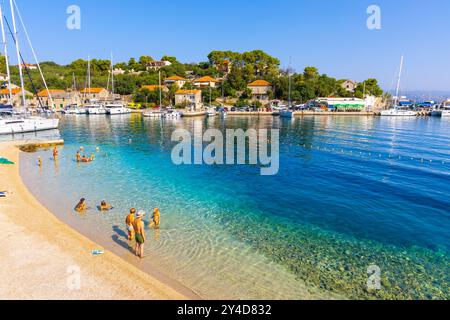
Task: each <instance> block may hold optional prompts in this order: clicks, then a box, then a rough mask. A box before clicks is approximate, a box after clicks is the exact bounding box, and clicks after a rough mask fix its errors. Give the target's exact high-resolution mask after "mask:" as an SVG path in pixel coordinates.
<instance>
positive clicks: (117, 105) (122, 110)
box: [105, 54, 131, 115]
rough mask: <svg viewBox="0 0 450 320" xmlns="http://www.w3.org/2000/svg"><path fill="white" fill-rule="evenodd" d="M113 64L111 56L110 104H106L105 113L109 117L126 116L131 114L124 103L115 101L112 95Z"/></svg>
mask: <svg viewBox="0 0 450 320" xmlns="http://www.w3.org/2000/svg"><path fill="white" fill-rule="evenodd" d="M113 71H114V64H113V56H112V54H111V95H112V102H109V103H107V104H106V106H105V108H106V113H107V114H109V115H117V114H128V113H131V109H129V108H126V107H125V106H124V103H123V102H121V101H116V100H115V95H114V72H113Z"/></svg>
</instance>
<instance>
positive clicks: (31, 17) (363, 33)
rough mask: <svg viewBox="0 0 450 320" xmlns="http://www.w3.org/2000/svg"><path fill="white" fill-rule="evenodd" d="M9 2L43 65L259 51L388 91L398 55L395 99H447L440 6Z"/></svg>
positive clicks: (328, 0)
mask: <svg viewBox="0 0 450 320" xmlns="http://www.w3.org/2000/svg"><path fill="white" fill-rule="evenodd" d="M2 1H3V0H2ZM16 1H17V3H18V5H19V7H20V9H21V11H22V16H23V18H24V20H25V22H26V24H27V26H28V29H29V33H30V37H31V39H32V41H33V44H34V46H35V49H36V51H37V53H38V56H39V59H40V60H41V61H42V60H53V61H55V62H57V63H61V64H65V63H68V62H70V61H72V60H74V59H77V58H80V57H81V58H86V57H87V56H88V55H91V57H94V58H108V57H109V54H110V52H111V51H113V53H114V56H115V60H116V61H127V60H128V59H129V58H130V57H136V58H138V57H139V56H141V55H150V56H152V57H154V58H160V57H161V56H162V55H164V54H167V55H174V56H176V57H178V59H179V60H180V61H183V62H198V61H204V60H206V56H207V54H208V53H209V52H210V51H211V50H214V49H217V50H225V49H230V50H235V51H245V50H253V49H262V50H265V51H267V52H268V53H269V54H271V55H273V56H276V57H278V58H279V59H280V60H281V62H282V65H283V66H287V65H288V63H289V57H290V56H292V66H293V67H294V68H295V69H296V70H297V71H301V70H302V69H303V68H304V67H305V66H307V65H312V66H317V67H319V69H320V71H321V72H323V73H326V74H328V75H330V76H334V77H337V78H351V79H355V80H358V81H359V80H363V79H365V78H368V77H376V78H378V79H379V80H380V81H381V83H382V86H383V87H384V88H385V89H392V88H393V87H394V84H393V83H394V79H395V73H396V70H398V67H399V63H400V56H401V55H402V54H404V55H405V69H404V80H403V83H402V89H403V90H417V89H423V90H446V91H450V23H449V20H448V16H449V14H450V1H448V0H427V1H422V0H415V1H414V0H409V1H408V0H395V1H393V0H371V1H367V0H315V1H313V0H309V1H305V0H304V1H302V0H245V1H243V0H223V1H221V0H190V1H187V0H182V1H178V0H127V1H118V0H109V1H108V0H40V1H36V0H16ZM0 2H1V1H0ZM72 4H75V5H78V6H79V7H80V8H81V30H68V29H67V28H66V19H67V17H68V14H67V13H66V9H67V7H68V6H69V5H72ZM371 4H377V5H379V6H380V8H381V13H382V17H381V18H382V20H381V21H382V29H381V30H375V31H370V30H368V29H367V27H366V20H367V18H368V14H367V13H366V10H367V7H368V6H369V5H371ZM8 14H9V12H8ZM21 36H22V39H23V34H22V35H21ZM22 43H23V44H24V42H23V40H22ZM27 57H31V56H30V55H29V54H27Z"/></svg>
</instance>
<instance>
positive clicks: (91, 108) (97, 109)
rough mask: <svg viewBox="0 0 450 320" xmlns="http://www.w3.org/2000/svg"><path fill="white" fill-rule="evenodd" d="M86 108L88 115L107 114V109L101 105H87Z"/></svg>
mask: <svg viewBox="0 0 450 320" xmlns="http://www.w3.org/2000/svg"><path fill="white" fill-rule="evenodd" d="M84 107H85V109H86V113H87V114H89V115H93V114H106V108H105V107H103V106H102V105H101V104H87V105H85V106H84Z"/></svg>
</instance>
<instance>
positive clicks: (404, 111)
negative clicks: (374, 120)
mask: <svg viewBox="0 0 450 320" xmlns="http://www.w3.org/2000/svg"><path fill="white" fill-rule="evenodd" d="M381 115H382V116H397V117H413V116H417V112H416V111H414V110H411V109H409V108H402V107H400V106H394V107H392V108H390V109H387V110H382V111H381Z"/></svg>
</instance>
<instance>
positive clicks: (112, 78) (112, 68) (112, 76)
mask: <svg viewBox="0 0 450 320" xmlns="http://www.w3.org/2000/svg"><path fill="white" fill-rule="evenodd" d="M111 91H112V96H113V101H114V100H115V99H114V62H113V54H112V52H111Z"/></svg>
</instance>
